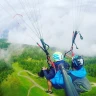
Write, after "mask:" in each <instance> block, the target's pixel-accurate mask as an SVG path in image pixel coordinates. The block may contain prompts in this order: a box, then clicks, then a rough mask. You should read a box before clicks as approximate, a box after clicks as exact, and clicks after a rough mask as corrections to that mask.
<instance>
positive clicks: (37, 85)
mask: <svg viewBox="0 0 96 96" xmlns="http://www.w3.org/2000/svg"><path fill="white" fill-rule="evenodd" d="M22 72H26V73H28V74H30V75H32V76H35V77H38V76H37V75H34V74H32V73H31V72H29V71H27V70H23V71H20V72H18V76H21V77H24V78H27V79H28V80H30V81H31V82H32V83H33V84H34V85H32V86H31V87H30V88H29V90H28V94H27V96H30V91H31V89H32V88H34V87H35V86H36V87H38V88H40V89H41V90H43V91H45V89H44V88H43V87H42V86H40V85H39V84H37V83H36V82H35V81H34V80H33V79H32V78H30V77H29V76H24V75H21V73H22ZM49 96H54V95H53V94H49Z"/></svg>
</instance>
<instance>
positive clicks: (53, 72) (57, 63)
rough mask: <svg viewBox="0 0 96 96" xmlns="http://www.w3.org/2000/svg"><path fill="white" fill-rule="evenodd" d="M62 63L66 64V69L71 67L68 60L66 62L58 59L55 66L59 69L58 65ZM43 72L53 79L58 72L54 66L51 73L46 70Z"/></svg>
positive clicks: (47, 77)
mask: <svg viewBox="0 0 96 96" xmlns="http://www.w3.org/2000/svg"><path fill="white" fill-rule="evenodd" d="M61 63H62V64H64V67H65V68H66V69H67V68H68V67H69V64H68V63H67V62H65V61H64V60H61V61H57V62H54V64H55V67H56V71H58V70H59V68H58V65H59V64H61ZM43 72H44V76H45V77H46V79H47V80H50V79H52V78H53V77H54V76H55V74H57V72H56V73H55V70H54V68H53V67H51V68H50V71H49V73H48V72H47V71H46V70H44V71H43Z"/></svg>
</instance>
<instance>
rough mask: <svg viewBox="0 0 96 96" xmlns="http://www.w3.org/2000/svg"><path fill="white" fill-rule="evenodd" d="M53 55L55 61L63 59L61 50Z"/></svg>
mask: <svg viewBox="0 0 96 96" xmlns="http://www.w3.org/2000/svg"><path fill="white" fill-rule="evenodd" d="M52 57H53V59H54V61H61V60H63V55H62V53H61V52H55V53H54V54H53V56H52Z"/></svg>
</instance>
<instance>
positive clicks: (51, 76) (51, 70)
mask: <svg viewBox="0 0 96 96" xmlns="http://www.w3.org/2000/svg"><path fill="white" fill-rule="evenodd" d="M43 72H44V76H45V77H46V79H47V80H50V79H52V78H53V77H54V76H55V70H54V68H51V69H50V71H49V72H47V70H43Z"/></svg>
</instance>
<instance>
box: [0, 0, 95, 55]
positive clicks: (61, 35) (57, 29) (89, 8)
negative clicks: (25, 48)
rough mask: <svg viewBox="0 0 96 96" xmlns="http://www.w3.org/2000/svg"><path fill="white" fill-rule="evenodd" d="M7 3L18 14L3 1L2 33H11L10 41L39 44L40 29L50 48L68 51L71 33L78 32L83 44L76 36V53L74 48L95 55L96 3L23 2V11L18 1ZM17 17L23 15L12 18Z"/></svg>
mask: <svg viewBox="0 0 96 96" xmlns="http://www.w3.org/2000/svg"><path fill="white" fill-rule="evenodd" d="M7 1H10V2H9V4H10V5H11V6H12V7H13V8H14V10H15V11H16V12H14V10H13V9H12V7H11V6H9V5H8V4H7V3H6V2H5V0H4V1H2V6H3V7H4V8H2V7H1V9H3V10H2V11H1V13H0V14H1V18H0V21H2V23H1V24H0V25H1V27H0V29H1V31H2V32H3V31H4V30H8V31H9V38H8V40H9V41H10V42H14V43H23V44H25V43H26V44H33V45H34V44H35V43H36V42H34V40H33V39H35V41H37V42H39V39H38V38H37V36H36V35H35V34H34V33H36V34H39V31H38V29H39V30H40V32H41V33H42V34H43V38H44V40H45V42H46V43H48V44H49V45H50V46H55V47H58V48H61V49H64V50H69V49H70V46H71V42H72V41H71V39H72V32H73V30H74V29H77V30H79V31H80V32H81V34H82V35H83V37H84V39H83V40H82V41H81V40H80V38H79V36H77V38H76V43H77V45H78V47H79V49H78V50H75V47H74V51H75V52H76V53H78V54H82V55H89V56H91V55H96V50H95V49H96V37H95V36H96V32H95V31H96V27H95V25H96V12H95V10H96V1H95V0H40V1H39V0H28V1H27V2H26V0H23V3H22V2H21V3H22V4H23V5H24V6H23V7H24V8H23V7H22V5H21V3H20V1H19V0H15V1H14V2H13V1H12V0H7ZM28 5H29V6H28ZM5 10H7V11H8V12H6V11H5ZM26 12H27V15H28V16H29V17H27V15H26ZM16 14H22V16H23V17H22V18H21V17H19V16H18V17H16V18H15V19H13V17H14V15H16ZM17 19H18V20H17ZM5 21H6V22H5ZM30 21H31V22H30ZM18 23H19V24H18ZM34 26H35V27H34ZM30 27H31V29H30ZM37 32H38V33H37ZM31 36H32V38H33V39H31Z"/></svg>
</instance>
